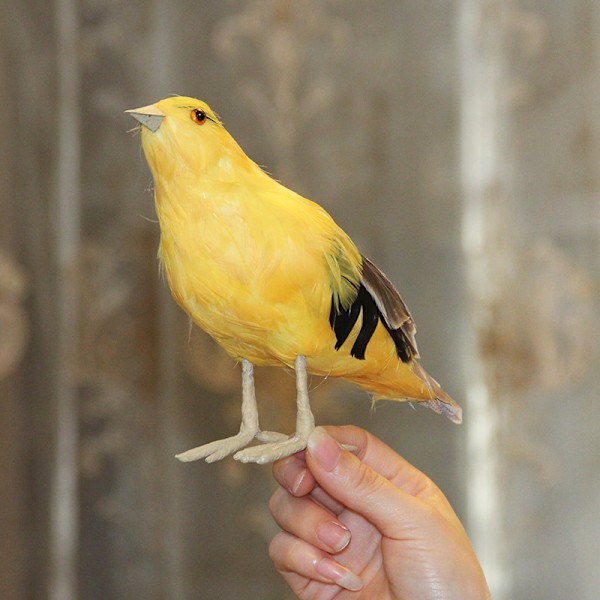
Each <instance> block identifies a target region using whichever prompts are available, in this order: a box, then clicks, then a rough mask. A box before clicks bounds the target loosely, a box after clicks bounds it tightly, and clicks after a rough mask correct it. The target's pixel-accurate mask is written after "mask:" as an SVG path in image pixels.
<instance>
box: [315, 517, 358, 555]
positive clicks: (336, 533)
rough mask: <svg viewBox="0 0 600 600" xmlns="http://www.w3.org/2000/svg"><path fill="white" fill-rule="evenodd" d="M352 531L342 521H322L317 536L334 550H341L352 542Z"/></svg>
mask: <svg viewBox="0 0 600 600" xmlns="http://www.w3.org/2000/svg"><path fill="white" fill-rule="evenodd" d="M350 535H351V534H350V531H349V530H348V529H347V528H346V527H344V526H343V525H342V524H341V523H336V522H335V521H329V522H327V523H321V525H319V527H318V529H317V537H318V538H319V539H320V540H321V541H322V542H323V543H324V544H325V545H326V546H327V547H328V548H330V549H331V551H332V552H334V553H336V552H341V551H342V550H343V549H344V548H345V547H346V546H347V545H348V543H349V542H350Z"/></svg>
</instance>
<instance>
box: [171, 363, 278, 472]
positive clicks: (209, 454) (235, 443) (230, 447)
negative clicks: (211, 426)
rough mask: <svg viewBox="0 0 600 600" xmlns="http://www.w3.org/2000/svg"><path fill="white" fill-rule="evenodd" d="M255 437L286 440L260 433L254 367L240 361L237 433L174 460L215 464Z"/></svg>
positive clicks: (185, 453) (199, 447) (192, 450)
mask: <svg viewBox="0 0 600 600" xmlns="http://www.w3.org/2000/svg"><path fill="white" fill-rule="evenodd" d="M255 437H256V438H258V439H260V440H262V441H269V442H273V441H277V440H282V439H287V436H286V435H284V434H282V433H275V432H272V431H260V429H259V427H258V409H257V406H256V394H255V392H254V367H253V365H252V363H251V362H249V361H247V360H242V424H241V426H240V431H239V433H238V434H237V435H234V436H232V437H228V438H225V439H223V440H216V441H214V442H210V443H209V444H204V445H203V446H198V447H197V448H192V449H191V450H187V451H186V452H182V453H181V454H178V455H177V456H176V458H178V459H179V460H180V461H182V462H191V461H194V460H200V459H201V458H205V459H206V462H209V463H210V462H215V461H217V460H221V459H222V458H225V457H226V456H229V455H230V454H233V453H234V452H236V451H237V450H240V448H244V447H246V446H247V445H248V444H249V443H250V442H251V441H252V440H253V439H254V438H255Z"/></svg>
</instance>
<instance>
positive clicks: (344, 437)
mask: <svg viewBox="0 0 600 600" xmlns="http://www.w3.org/2000/svg"><path fill="white" fill-rule="evenodd" d="M323 429H325V430H326V431H327V433H328V434H329V435H330V436H331V437H333V438H334V439H335V440H337V441H338V442H339V443H340V444H347V445H353V446H356V448H357V450H356V451H355V452H353V454H355V455H356V456H358V457H359V458H360V459H361V460H362V461H363V462H364V463H365V464H367V465H368V466H370V467H371V468H372V469H374V470H375V471H376V472H377V473H379V474H380V475H382V476H383V477H385V478H386V479H388V480H389V481H391V482H392V483H393V484H394V485H396V486H397V487H399V488H400V489H402V490H404V491H405V492H407V493H408V494H411V495H413V496H419V497H424V496H427V497H429V496H435V497H436V499H437V497H438V496H443V495H442V494H441V491H440V490H439V489H438V488H437V486H436V485H435V484H434V483H433V482H432V481H431V479H429V477H427V476H426V475H425V474H424V473H422V472H421V471H419V469H417V468H416V467H415V466H414V465H412V464H411V463H409V462H408V461H407V460H406V459H405V458H403V457H402V456H400V455H399V454H398V453H397V452H396V451H395V450H393V449H392V448H390V447H389V446H388V445H387V444H385V443H384V442H382V441H381V440H380V439H378V438H376V437H375V436H373V435H371V434H370V433H369V432H368V431H365V430H364V429H361V428H359V427H355V426H353V425H346V426H342V427H334V426H328V427H323ZM305 460H306V458H305ZM424 499H426V498H424Z"/></svg>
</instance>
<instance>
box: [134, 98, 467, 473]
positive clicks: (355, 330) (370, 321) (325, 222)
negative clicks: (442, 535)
mask: <svg viewBox="0 0 600 600" xmlns="http://www.w3.org/2000/svg"><path fill="white" fill-rule="evenodd" d="M127 112H128V113H129V114H130V115H131V116H132V117H134V118H135V119H136V120H137V121H138V122H139V123H140V129H141V134H142V135H141V137H142V147H143V150H144V154H145V156H146V160H147V161H148V165H149V167H150V171H151V172H152V176H153V179H154V192H155V202H156V211H157V213H158V219H159V222H160V230H161V239H160V247H159V251H158V256H159V260H160V263H161V265H162V268H163V269H164V272H165V273H166V276H167V280H168V283H169V286H170V288H171V292H172V294H173V297H174V298H175V300H176V301H177V303H178V304H179V305H180V306H181V307H182V308H183V309H184V310H185V311H186V312H187V313H188V314H189V316H190V317H191V318H192V320H193V321H194V323H196V324H197V325H199V326H200V327H201V328H202V329H204V330H205V331H207V332H208V333H209V334H210V335H211V336H212V337H213V338H214V339H215V340H216V341H217V342H218V343H219V344H220V345H221V346H222V347H223V348H224V349H225V350H226V351H227V353H228V354H230V355H231V356H232V357H233V358H235V359H237V360H241V362H242V424H241V428H240V431H239V433H238V434H237V435H235V436H232V437H230V438H227V439H224V440H217V441H215V442H211V443H209V444H205V445H204V446H199V447H198V448H193V449H192V450H188V451H187V452H184V453H183V454H180V455H178V458H179V459H180V460H182V461H192V460H198V459H200V458H205V459H206V460H207V461H208V462H213V461H216V460H219V459H221V458H223V457H225V456H228V455H230V454H234V458H235V459H237V460H240V461H242V462H257V463H266V462H270V461H273V460H277V459H279V458H282V457H284V456H288V455H290V454H293V453H294V452H298V451H299V450H302V449H304V448H305V447H306V439H307V437H308V435H309V434H310V432H311V431H312V429H313V428H314V417H313V415H312V411H311V408H310V404H309V398H308V390H307V372H309V373H315V374H317V375H322V376H334V377H343V378H344V379H347V380H349V381H351V382H352V383H354V384H356V385H358V386H360V387H361V388H363V389H365V390H367V391H369V392H370V393H371V394H372V395H373V397H374V398H375V399H382V398H386V399H390V400H408V401H414V402H423V403H424V404H426V405H427V406H429V407H430V408H432V409H433V410H435V411H436V412H439V413H442V414H444V415H446V416H447V417H449V418H450V419H451V420H452V421H454V422H456V423H460V421H461V409H460V407H459V406H458V404H457V403H456V402H455V401H454V400H453V399H452V398H450V396H449V395H448V394H446V393H445V392H444V391H443V390H442V388H441V387H440V386H439V384H438V383H437V382H436V381H435V380H434V379H433V378H432V377H430V376H429V375H428V374H427V373H426V372H425V370H424V369H423V368H422V367H421V366H420V365H419V363H418V362H417V360H416V359H417V358H418V357H419V353H418V351H417V345H416V342H415V337H414V336H415V331H416V330H415V324H414V321H413V319H412V317H411V315H410V312H409V310H408V308H407V307H406V305H405V303H404V302H403V300H402V298H401V297H400V294H399V293H398V291H397V290H396V288H395V287H394V285H393V284H392V283H391V282H390V281H389V279H388V278H387V277H386V276H385V275H384V274H383V273H382V272H381V271H380V270H379V269H378V268H377V267H376V266H375V265H374V264H373V263H372V262H371V261H370V260H369V259H367V258H365V257H364V256H361V254H360V252H359V251H358V249H357V248H356V246H355V245H354V243H353V242H352V240H351V239H350V238H349V237H348V235H347V234H346V233H345V232H344V231H343V230H342V229H341V228H340V227H339V226H338V225H337V224H336V223H335V222H334V220H333V219H332V218H331V217H330V216H329V214H328V213H327V212H326V211H325V210H324V209H323V208H322V207H321V206H319V205H318V204H315V203H314V202H311V201H310V200H307V199H306V198H303V197H302V196H299V195H298V194H296V193H295V192H293V191H291V190H289V189H287V188H286V187H284V186H283V185H281V184H280V183H278V182H277V181H275V180H274V179H272V178H271V177H270V176H269V175H267V174H266V173H265V172H264V171H263V170H262V169H261V168H260V167H259V166H258V165H256V164H255V163H254V162H253V161H252V160H250V158H248V156H246V154H245V153H244V151H243V150H242V149H241V148H240V146H239V145H238V144H237V143H236V141H235V140H234V139H233V138H232V137H231V135H230V134H229V133H228V132H227V130H226V129H225V127H224V126H223V124H222V122H221V120H220V118H219V117H218V115H217V114H216V113H215V112H213V111H212V110H211V109H210V107H209V106H208V105H207V104H205V103H204V102H201V101H200V100H196V99H194V98H187V97H172V98H167V99H165V100H161V101H160V102H157V103H156V104H151V105H149V106H145V107H143V108H136V109H133V110H129V111H127ZM253 365H258V366H263V365H277V366H285V367H290V368H294V369H295V372H296V387H297V421H296V433H295V434H294V435H292V436H286V435H283V434H279V433H275V432H267V431H261V430H260V429H259V424H258V411H257V407H256V400H255V394H254V379H253ZM254 439H257V440H259V441H260V442H262V445H256V446H251V447H246V446H247V445H248V444H249V443H250V442H252V441H253V440H254Z"/></svg>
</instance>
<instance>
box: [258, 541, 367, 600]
mask: <svg viewBox="0 0 600 600" xmlns="http://www.w3.org/2000/svg"><path fill="white" fill-rule="evenodd" d="M269 556H270V557H271V560H272V561H273V564H274V565H275V567H276V569H277V570H278V571H279V572H280V573H281V574H282V575H283V577H284V578H285V579H286V580H287V581H288V582H289V583H290V585H292V580H293V581H294V582H295V584H296V586H297V585H298V583H299V582H298V576H300V577H302V578H305V579H307V580H312V581H319V582H321V583H323V584H330V585H332V584H336V585H337V586H339V587H341V588H344V589H346V590H351V591H357V590H359V589H361V588H362V585H363V584H362V580H361V578H360V577H359V576H358V575H357V574H356V573H354V572H353V571H351V570H350V569H348V568H347V567H344V566H343V565H340V564H339V563H338V562H336V561H335V560H334V559H333V558H331V556H329V555H328V554H327V553H326V552H323V550H320V549H319V548H315V547H314V546H312V545H311V544H309V543H307V542H305V541H304V540H301V539H298V538H297V537H295V536H293V535H291V534H289V533H287V532H285V531H282V532H280V533H278V534H277V535H276V536H275V537H274V538H273V539H272V541H271V544H270V545H269ZM292 587H294V586H293V585H292ZM331 597H333V596H331Z"/></svg>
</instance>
